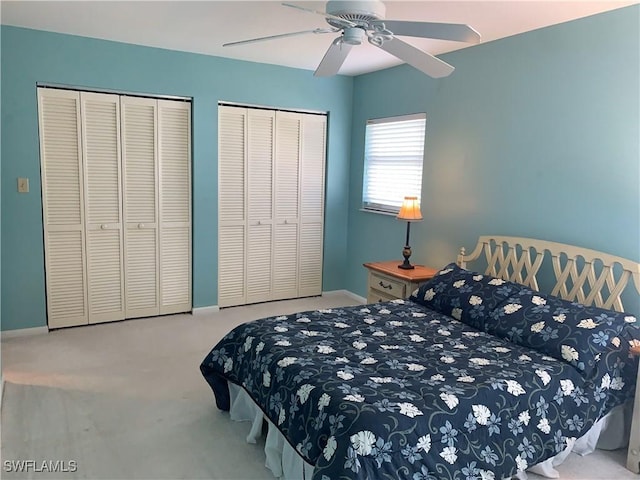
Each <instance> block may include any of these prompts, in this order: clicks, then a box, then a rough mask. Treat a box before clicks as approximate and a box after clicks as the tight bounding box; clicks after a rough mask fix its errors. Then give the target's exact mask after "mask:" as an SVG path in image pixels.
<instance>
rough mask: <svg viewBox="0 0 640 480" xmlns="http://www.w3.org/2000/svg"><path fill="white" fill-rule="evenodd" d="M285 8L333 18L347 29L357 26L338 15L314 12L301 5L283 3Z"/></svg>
mask: <svg viewBox="0 0 640 480" xmlns="http://www.w3.org/2000/svg"><path fill="white" fill-rule="evenodd" d="M282 5H283V6H285V7H291V8H297V9H298V10H302V11H303V12H308V13H315V14H316V15H322V16H323V17H325V18H331V19H332V20H335V21H336V22H340V24H341V25H343V26H344V27H343V28H345V27H356V26H357V24H355V23H353V22H351V21H349V20H346V19H344V18H342V17H338V16H336V15H331V14H330V13H327V12H321V11H319V10H313V9H311V8H306V7H301V6H299V5H295V4H293V3H284V2H283V3H282Z"/></svg>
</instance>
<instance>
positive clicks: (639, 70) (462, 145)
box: [346, 6, 640, 313]
mask: <svg viewBox="0 0 640 480" xmlns="http://www.w3.org/2000/svg"><path fill="white" fill-rule="evenodd" d="M639 19H640V7H638V6H633V7H629V8H624V9H620V10H616V11H612V12H608V13H604V14H601V15H596V16H593V17H588V18H584V19H580V20H577V21H573V22H570V23H565V24H562V25H558V26H553V27H549V28H544V29H540V30H537V31H533V32H529V33H525V34H522V35H518V36H514V37H510V38H506V39H503V40H499V41H494V42H490V43H487V44H480V45H478V46H474V47H472V48H468V49H464V50H460V51H457V52H453V53H450V54H447V55H444V56H443V57H442V58H443V59H444V60H445V61H447V62H449V63H451V64H452V65H454V66H455V67H456V70H455V72H454V73H453V74H452V75H451V76H450V77H448V78H444V79H440V80H434V79H430V78H428V77H426V76H424V75H421V74H419V73H418V72H416V71H415V70H414V69H412V68H410V67H407V66H401V67H397V68H393V69H388V70H384V71H380V72H375V73H371V74H368V75H363V76H359V77H356V80H355V86H354V111H353V125H352V135H353V140H352V147H351V179H350V186H349V231H348V237H347V238H348V258H349V268H348V269H347V285H346V288H347V289H349V290H351V291H354V292H356V293H358V294H360V295H365V291H366V274H365V271H364V268H362V266H361V264H362V263H363V262H367V261H376V260H384V259H392V258H400V257H401V249H402V246H403V242H404V232H405V228H406V225H405V224H404V223H401V222H400V221H398V220H396V219H395V218H394V217H390V216H383V215H379V214H373V213H366V212H362V211H360V208H361V197H362V170H363V144H364V128H365V122H366V120H367V119H368V118H375V117H384V116H391V115H401V114H406V113H413V112H418V111H422V112H426V114H427V133H426V150H425V164H424V169H423V184H422V213H423V217H424V221H423V222H420V223H418V224H414V225H413V226H412V229H411V233H412V236H411V243H412V247H413V252H414V254H413V257H412V258H413V259H414V260H415V262H416V263H424V264H427V265H431V266H434V267H439V266H442V265H444V264H446V263H448V262H450V261H453V260H454V259H455V255H456V252H457V249H458V248H459V247H460V246H465V247H466V248H467V249H468V250H469V249H471V248H473V247H474V246H475V242H476V239H477V237H478V236H479V235H484V234H502V235H513V236H524V237H533V238H540V239H546V240H553V241H557V242H562V243H569V244H573V245H579V246H583V247H587V248H592V249H596V250H601V251H606V252H609V253H611V254H614V255H618V256H622V257H626V258H629V259H631V260H635V261H640V190H639V188H640V187H639V185H640V151H639V129H640V115H639V106H640V93H639V92H640V63H639V62H640V47H639V45H640V42H639V40H640V36H639V21H640V20H639ZM635 312H636V313H640V305H639V304H636V306H635Z"/></svg>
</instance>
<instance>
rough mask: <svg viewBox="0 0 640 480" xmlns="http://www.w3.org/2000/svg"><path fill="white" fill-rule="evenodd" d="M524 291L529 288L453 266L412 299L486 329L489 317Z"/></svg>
mask: <svg viewBox="0 0 640 480" xmlns="http://www.w3.org/2000/svg"><path fill="white" fill-rule="evenodd" d="M522 289H526V287H524V286H522V285H519V284H517V283H513V282H508V281H505V280H502V279H499V278H494V277H491V276H487V275H483V274H481V273H477V272H472V271H469V270H465V269H463V268H460V267H459V266H458V265H456V264H455V263H451V264H449V265H447V266H446V267H444V268H443V269H442V270H440V271H439V272H438V273H437V274H436V275H435V276H434V277H433V278H432V279H431V280H429V281H428V282H426V283H424V284H423V285H421V286H420V288H419V289H418V290H417V291H415V292H413V294H412V295H411V296H410V297H409V299H410V300H413V301H414V302H416V303H419V304H421V305H424V306H425V307H429V308H430V309H431V310H435V311H436V312H439V313H443V314H444V315H448V316H450V317H453V318H455V319H457V320H460V321H461V322H464V323H466V324H467V325H470V326H472V327H474V328H477V329H479V330H484V322H485V318H486V317H487V315H489V313H490V312H491V311H492V310H493V309H494V308H495V307H496V306H497V305H499V304H500V303H502V302H503V301H504V300H506V299H507V298H509V297H511V296H513V295H517V294H518V293H519V292H520V291H521V290H522Z"/></svg>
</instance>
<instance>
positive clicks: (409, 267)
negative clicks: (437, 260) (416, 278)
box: [398, 260, 416, 270]
mask: <svg viewBox="0 0 640 480" xmlns="http://www.w3.org/2000/svg"><path fill="white" fill-rule="evenodd" d="M398 268H401V269H402V270H413V269H414V268H416V267H414V266H413V265H411V264H410V263H409V262H408V261H406V260H405V262H404V263H403V264H402V265H398Z"/></svg>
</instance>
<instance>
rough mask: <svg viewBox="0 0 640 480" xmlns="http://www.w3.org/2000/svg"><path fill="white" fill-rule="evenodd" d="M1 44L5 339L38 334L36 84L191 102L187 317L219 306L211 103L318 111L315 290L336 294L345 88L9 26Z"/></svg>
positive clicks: (268, 69) (273, 70) (342, 223)
mask: <svg viewBox="0 0 640 480" xmlns="http://www.w3.org/2000/svg"><path fill="white" fill-rule="evenodd" d="M1 36H2V37H1V48H2V50H1V56H2V73H1V75H2V78H1V82H2V94H1V101H2V118H1V121H2V125H1V128H2V147H1V155H2V189H1V192H2V202H1V206H2V227H1V232H2V283H1V285H2V296H1V300H2V329H3V330H10V329H16V328H29V327H37V326H43V325H46V305H45V287H44V266H43V265H44V251H43V232H42V206H41V198H40V160H39V146H38V117H37V105H36V82H46V83H55V84H63V85H70V86H78V87H87V88H104V89H112V90H119V91H126V92H142V93H149V94H159V95H178V96H186V97H192V98H193V303H194V306H195V307H200V306H208V305H215V304H216V303H217V275H218V271H217V269H218V262H217V235H218V231H217V197H218V192H217V188H218V181H217V140H216V139H217V129H218V125H217V121H218V120H217V102H218V101H232V102H241V103H250V104H258V105H268V106H274V107H281V108H302V109H309V110H322V111H328V112H329V132H328V138H329V145H328V152H327V182H326V184H327V187H326V208H325V253H324V281H323V289H324V290H335V289H339V288H343V287H344V280H343V278H344V264H345V257H346V245H347V239H346V233H347V218H348V213H347V211H346V210H345V208H344V205H346V203H347V190H348V180H349V177H348V176H349V146H350V143H349V142H350V133H351V132H350V125H351V103H352V91H353V79H352V78H350V77H343V76H338V77H333V78H328V79H326V78H325V79H318V78H314V77H313V76H312V72H310V71H305V70H297V69H292V68H285V67H278V66H272V65H265V64H258V63H250V62H241V61H235V60H229V59H224V58H217V57H211V56H206V55H198V54H191V53H183V52H176V51H169V50H162V49H157V48H147V47H141V46H135V45H128V44H123V43H116V42H108V41H103V40H95V39H89V38H84V37H76V36H70V35H60V34H54V33H47V32H42V31H37V30H28V29H22V28H15V27H8V26H2V27H1ZM17 177H28V178H29V180H30V193H29V194H18V193H17V188H16V178H17Z"/></svg>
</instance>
